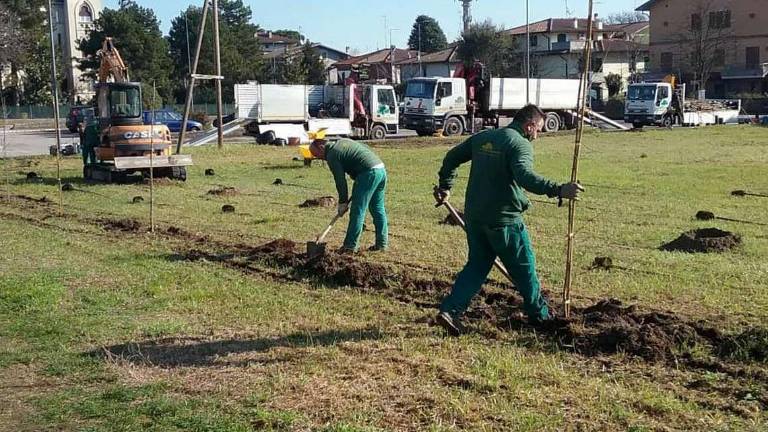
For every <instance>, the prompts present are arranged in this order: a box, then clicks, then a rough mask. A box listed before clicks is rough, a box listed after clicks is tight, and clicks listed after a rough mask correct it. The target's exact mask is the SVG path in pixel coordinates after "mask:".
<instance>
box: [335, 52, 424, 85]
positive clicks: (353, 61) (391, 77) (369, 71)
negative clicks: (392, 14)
mask: <svg viewBox="0 0 768 432" xmlns="http://www.w3.org/2000/svg"><path fill="white" fill-rule="evenodd" d="M417 57H418V51H415V50H405V49H400V48H391V49H383V50H378V51H373V52H370V53H368V54H363V55H359V56H355V57H350V58H348V59H345V60H341V61H339V62H337V63H335V64H334V65H333V66H332V68H333V69H334V70H335V75H336V82H339V83H343V82H345V81H347V80H348V79H350V78H352V79H355V80H356V81H357V82H360V83H363V82H383V83H388V84H400V83H402V82H404V80H403V78H402V74H401V64H402V63H403V62H404V61H406V60H410V59H416V58H417Z"/></svg>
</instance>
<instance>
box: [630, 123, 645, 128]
mask: <svg viewBox="0 0 768 432" xmlns="http://www.w3.org/2000/svg"><path fill="white" fill-rule="evenodd" d="M632 128H633V129H642V128H643V124H642V123H632Z"/></svg>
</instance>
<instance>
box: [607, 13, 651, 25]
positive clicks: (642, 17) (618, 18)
mask: <svg viewBox="0 0 768 432" xmlns="http://www.w3.org/2000/svg"><path fill="white" fill-rule="evenodd" d="M646 21H648V15H646V14H645V13H644V12H640V11H624V12H619V13H614V14H610V15H608V16H606V17H605V18H603V22H604V23H605V24H631V23H636V22H646Z"/></svg>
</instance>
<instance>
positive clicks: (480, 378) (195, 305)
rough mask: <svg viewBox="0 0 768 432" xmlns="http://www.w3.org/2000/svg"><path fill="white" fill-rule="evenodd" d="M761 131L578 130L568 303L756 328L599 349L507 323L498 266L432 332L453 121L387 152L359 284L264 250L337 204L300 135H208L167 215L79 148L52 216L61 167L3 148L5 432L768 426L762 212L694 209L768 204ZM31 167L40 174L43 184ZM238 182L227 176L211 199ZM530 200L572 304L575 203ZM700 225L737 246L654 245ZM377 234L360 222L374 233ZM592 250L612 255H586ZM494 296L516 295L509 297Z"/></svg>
mask: <svg viewBox="0 0 768 432" xmlns="http://www.w3.org/2000/svg"><path fill="white" fill-rule="evenodd" d="M765 137H766V130H765V129H761V128H757V127H740V126H739V127H736V126H730V127H710V128H706V129H675V130H671V131H667V130H648V131H646V132H643V133H621V134H617V133H602V134H601V133H594V134H588V135H587V136H586V137H585V148H584V151H583V159H582V168H581V174H580V177H581V181H582V182H583V183H584V184H585V185H586V188H587V191H586V193H585V194H584V199H583V201H582V202H581V203H580V204H579V206H578V214H577V236H576V240H577V246H576V254H575V273H576V277H575V285H574V302H575V306H576V307H577V308H579V310H581V309H582V308H585V307H588V306H590V305H593V304H595V303H596V302H598V301H600V300H601V299H607V298H615V299H619V300H620V301H621V302H623V304H624V305H627V306H628V305H635V306H636V309H637V313H638V314H645V315H642V316H643V317H646V318H647V317H650V316H657V315H659V314H660V315H659V316H662V317H667V318H663V319H662V321H663V320H671V321H670V322H671V324H670V325H667V326H666V327H664V328H665V329H670V328H671V329H676V328H680V329H682V330H685V329H688V328H694V327H695V328H698V327H696V326H699V325H701V326H709V327H714V328H716V329H717V330H718V331H721V332H723V335H746V336H745V337H743V338H734V339H732V340H731V339H727V341H730V342H728V343H731V342H733V341H736V345H737V346H736V347H735V348H733V343H731V345H727V344H726V343H725V342H723V344H719V343H714V342H712V341H713V340H720V339H707V340H706V341H709V342H712V343H689V342H690V341H691V340H694V339H689V338H686V337H678V336H679V335H675V337H674V341H673V342H675V343H674V344H673V345H674V346H673V349H672V350H671V351H669V352H665V353H664V355H662V356H658V355H657V356H653V355H642V353H640V354H638V352H634V351H633V352H627V351H625V350H622V349H617V350H613V351H611V350H605V349H602V350H600V349H585V348H584V345H581V344H574V343H572V342H573V341H571V340H569V339H567V338H564V337H563V333H559V332H554V333H547V332H546V331H541V330H536V329H533V328H530V327H528V326H526V325H522V324H519V323H518V322H517V321H515V320H506V318H507V317H506V316H503V315H507V314H510V315H515V314H516V312H517V310H516V309H515V308H514V307H510V308H507V307H506V306H508V305H513V303H514V296H512V295H511V293H512V292H513V291H512V289H511V288H509V287H504V285H503V281H502V280H501V279H500V278H499V275H498V274H497V273H492V278H493V279H494V281H495V283H492V284H489V287H488V292H487V293H486V294H485V295H484V296H483V297H482V298H481V299H479V300H478V301H477V302H476V304H475V305H474V306H473V309H472V311H471V312H472V313H471V314H470V316H471V319H470V322H469V327H470V329H471V332H470V334H468V335H465V336H462V337H460V338H448V337H445V336H444V334H443V332H442V331H441V330H440V329H438V328H435V327H434V326H432V325H431V319H432V317H433V315H434V314H435V309H434V305H435V303H436V302H437V301H438V300H439V298H440V296H441V295H443V294H445V291H444V288H445V286H446V285H447V284H449V283H450V281H451V280H452V278H453V277H454V275H455V273H456V272H457V271H458V270H459V269H460V268H461V266H462V264H463V263H464V260H465V259H466V245H465V240H464V237H463V233H462V232H461V230H460V228H458V227H451V226H447V225H442V224H440V223H439V221H441V220H442V219H443V218H444V217H445V216H446V212H445V210H444V209H436V208H434V205H433V199H432V196H431V189H432V185H433V184H434V183H435V182H436V172H437V169H438V168H439V164H440V161H441V159H442V157H443V155H444V154H445V152H446V151H447V150H448V149H449V148H450V146H451V145H452V144H454V143H455V142H456V141H455V140H453V141H451V140H441V139H419V140H409V141H397V142H390V143H382V144H379V145H376V146H375V147H376V151H377V152H378V153H379V154H380V155H381V156H382V158H383V159H384V161H385V163H386V165H387V169H388V172H389V177H390V185H389V192H388V196H387V200H388V201H387V205H388V211H389V214H390V221H391V234H392V238H391V250H390V251H389V252H387V253H363V254H361V255H359V256H356V257H354V258H348V260H349V262H348V263H349V264H350V265H351V264H354V265H355V266H358V267H356V268H358V269H362V273H371V275H373V276H376V275H375V274H374V273H375V272H374V270H376V271H381V270H382V269H384V270H386V273H385V274H384V275H383V276H382V275H378V276H376V277H378V279H377V280H376V283H372V284H371V285H367V284H362V285H360V284H357V283H353V282H354V281H356V280H358V279H359V278H361V277H363V279H364V276H369V275H368V274H362V275H361V274H355V275H353V276H354V277H350V278H349V280H350V281H351V282H349V283H344V282H343V280H342V279H339V277H336V278H334V277H327V276H328V274H325V273H324V274H320V273H317V272H314V271H313V270H312V268H311V267H307V265H306V264H304V263H303V262H300V258H297V257H298V256H299V255H298V253H297V254H295V255H290V254H289V255H287V256H277V255H275V256H272V255H270V254H269V253H267V252H264V250H263V249H260V248H258V246H260V245H263V244H266V243H269V242H271V241H273V240H275V239H289V240H292V241H295V242H296V243H297V246H296V252H301V251H302V249H303V248H304V242H305V241H307V240H310V239H312V238H313V237H314V236H315V235H317V233H318V232H319V231H321V230H322V229H323V228H324V226H325V224H327V223H328V221H329V220H330V219H331V217H332V215H333V208H300V207H299V204H301V203H302V202H304V201H305V200H307V199H310V198H316V197H320V196H324V195H334V193H335V191H334V188H333V183H332V180H331V176H330V173H329V172H328V170H327V168H324V167H322V166H320V165H319V164H317V166H314V167H312V168H309V169H307V168H303V167H302V166H301V165H302V164H301V162H297V161H294V160H292V158H293V157H294V156H296V153H295V150H293V149H290V148H272V147H262V146H252V145H245V144H243V145H230V146H227V147H226V148H224V149H223V150H218V149H216V148H215V147H206V148H199V149H194V150H193V151H192V154H193V157H194V160H195V164H196V165H195V166H194V167H193V168H192V169H191V172H190V178H189V181H187V182H186V183H183V184H182V183H175V182H161V183H160V184H158V185H157V186H156V188H155V199H156V202H157V206H156V226H157V232H156V233H155V234H150V233H148V232H146V231H147V229H146V228H147V227H148V226H149V205H148V201H149V188H148V186H146V185H144V184H141V183H139V184H129V185H90V184H84V183H82V181H81V179H80V172H81V165H80V162H79V160H78V159H65V161H64V165H63V176H64V177H65V181H68V182H71V183H72V184H73V185H74V187H75V190H74V191H69V192H65V193H64V195H63V196H64V207H63V211H62V212H60V211H59V209H58V205H57V200H58V194H57V191H56V186H55V173H56V168H55V161H54V160H53V159H50V158H35V159H25V160H12V161H10V162H9V163H8V164H7V165H5V166H4V168H5V172H6V173H7V174H8V175H7V179H6V178H5V177H6V176H5V175H4V176H3V177H4V179H3V182H5V181H6V180H7V182H8V185H9V186H8V187H9V194H10V196H11V199H10V200H8V199H6V198H5V197H2V198H1V199H2V200H3V201H2V202H0V238H2V252H0V430H3V431H5V430H7V431H37V430H51V431H52V430H56V431H70V430H73V431H74V430H88V431H174V430H176V431H182V430H183V431H261V430H267V431H306V430H313V431H328V432H330V431H339V432H341V431H345V432H349V431H384V430H394V431H454V430H462V431H485V430H520V431H528V430H530V431H533V430H536V431H540V430H552V431H562V430H573V431H581V430H584V431H587V430H605V431H616V430H632V431H652V430H723V431H726V430H728V431H731V430H753V431H758V430H766V428H768V415H766V414H765V413H766V408H768V384H767V383H768V363H767V362H768V360H766V353H767V351H768V347H766V342H768V336H766V335H767V334H768V333H767V332H766V331H765V329H764V327H762V325H764V323H765V322H766V319H767V318H768V234H766V232H768V230H766V227H765V226H764V225H758V224H748V223H740V222H730V221H723V220H713V221H706V222H702V221H697V220H696V219H695V217H694V215H695V214H696V212H697V211H699V210H707V211H711V212H713V213H715V215H717V216H720V217H726V218H732V219H739V220H743V221H749V222H757V223H762V224H765V223H768V216H766V208H768V207H767V206H766V205H767V204H768V199H765V198H758V197H734V196H732V195H731V191H733V190H737V189H743V190H747V191H752V192H758V193H768V182H767V181H766V176H765V173H766V168H765V167H766V164H768V151H767V150H768V143H767V141H766V139H765ZM572 140H573V138H572V136H568V135H563V136H555V137H546V138H543V139H541V140H540V141H538V142H537V143H536V145H535V147H536V152H537V160H536V165H537V168H538V170H539V171H540V172H541V173H543V174H545V175H547V176H549V177H552V178H554V179H558V180H563V179H566V178H567V177H568V176H569V173H570V165H571V155H572ZM207 168H213V169H214V170H215V173H216V175H215V176H204V175H203V172H204V170H205V169H207ZM29 171H35V172H37V173H38V174H39V175H40V176H42V177H43V180H42V181H40V182H30V181H27V180H26V173H27V172H29ZM468 172H469V171H468V167H464V168H462V170H461V172H460V180H459V184H458V186H457V190H456V191H455V193H454V199H453V202H454V203H455V204H456V205H457V206H461V205H462V203H463V190H464V187H465V185H466V178H467V175H468ZM278 178H279V179H281V180H282V183H283V184H282V185H273V182H274V181H275V180H276V179H278ZM223 187H233V188H235V190H234V191H230V192H229V193H227V194H224V195H221V194H219V195H216V194H211V193H209V192H210V191H212V190H216V189H220V188H223ZM0 189H3V188H0ZM135 196H142V197H143V198H144V199H145V201H143V202H140V203H133V202H132V201H133V198H134V197H135ZM43 197H47V199H46V200H41V198H43ZM534 199H536V200H537V201H536V202H534V207H533V208H532V209H531V210H530V211H529V212H528V213H527V216H526V221H527V224H528V227H529V229H530V231H531V234H532V238H533V241H534V245H535V247H536V251H537V259H538V265H539V269H540V276H541V278H542V281H543V284H544V286H545V287H546V288H547V289H548V290H549V292H550V296H551V298H552V301H553V303H554V306H555V308H558V304H559V297H560V292H561V289H562V283H563V274H564V250H565V232H566V220H567V210H566V209H564V208H563V209H561V208H558V207H557V206H556V205H554V202H553V201H552V200H547V199H546V198H545V197H534ZM224 204H230V205H233V206H234V207H235V208H236V211H235V212H234V213H222V211H221V207H222V205H224ZM369 225H371V224H370V222H369ZM705 227H717V228H721V229H725V230H728V231H732V232H734V233H737V234H738V235H740V236H741V238H742V240H743V243H742V245H741V246H739V247H738V248H736V249H735V250H733V251H730V252H726V253H718V254H686V253H679V252H662V251H659V250H658V248H659V246H660V245H661V244H662V243H664V242H668V241H671V240H673V239H675V238H676V237H678V235H680V234H681V233H683V232H685V231H688V230H691V229H694V228H705ZM343 228H344V227H343V224H341V225H340V226H338V227H337V228H336V229H334V231H333V232H332V233H331V236H330V240H329V243H330V244H329V246H330V247H336V246H339V245H340V242H341V239H342V236H343V231H344V229H343ZM371 228H372V227H371ZM372 243H373V233H372V232H371V231H370V230H368V231H366V232H364V234H363V247H364V248H367V246H369V245H371V244H372ZM598 256H607V257H611V258H612V260H613V264H614V266H615V267H614V268H612V269H610V270H595V269H591V268H590V266H591V264H592V262H593V260H594V258H595V257H598ZM335 260H336V261H333V263H336V264H338V263H339V262H340V260H343V259H341V258H335ZM342 264H344V263H343V262H342ZM339 274H341V273H339ZM344 274H346V273H344ZM337 276H338V275H337ZM406 280H417V281H421V282H419V283H415V284H413V283H411V284H405V282H404V281H406ZM424 281H433V282H434V285H429V284H424V283H423V282H424ZM419 287H432V288H434V287H438V288H439V287H442V290H440V289H436V288H435V289H433V290H432V291H430V289H427V288H424V289H423V290H422V289H421V288H419ZM488 293H497V296H498V295H502V294H499V293H503V295H505V296H509V297H504V298H505V301H506V300H509V303H508V304H507V303H505V308H504V309H499V307H496V306H494V304H493V303H492V302H491V301H490V300H489V299H491V298H492V297H491V296H490V295H489V294H488ZM670 317H671V318H670ZM573 325H574V326H576V327H578V328H576V330H579V329H580V327H579V326H580V325H584V324H583V323H575V324H573ZM643 325H644V327H641V329H645V330H648V329H651V330H653V329H654V328H655V327H653V323H651V324H650V327H648V326H645V325H646V324H643ZM682 330H681V334H682V333H684V332H682ZM745 330H746V332H745ZM579 331H580V330H579ZM744 332H745V333H744ZM614 336H615V335H614ZM599 337H602V338H604V337H606V334H602V333H601V334H600V335H599ZM635 337H641V339H642V338H644V337H645V335H640V336H637V335H635ZM717 337H718V338H720V337H721V336H717ZM695 340H697V341H699V342H700V341H701V340H702V339H701V338H698V339H695ZM723 340H724V341H725V340H726V338H725V336H723ZM706 341H705V342H706ZM582 342H583V341H582ZM598 342H600V343H601V344H602V343H603V342H605V341H598ZM641 342H642V343H646V342H647V341H646V340H645V339H643V340H642V341H641ZM579 343H581V342H579ZM726 345H727V346H731V348H730V349H726V348H724V347H726ZM600 346H603V345H600ZM592 348H594V347H592Z"/></svg>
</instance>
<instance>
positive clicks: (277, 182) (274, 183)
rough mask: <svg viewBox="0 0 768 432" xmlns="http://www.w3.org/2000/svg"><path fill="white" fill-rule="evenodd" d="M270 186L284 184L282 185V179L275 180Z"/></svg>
mask: <svg viewBox="0 0 768 432" xmlns="http://www.w3.org/2000/svg"><path fill="white" fill-rule="evenodd" d="M272 184H273V185H275V186H280V185H282V184H284V183H283V179H280V178H277V179H275V181H273V182H272Z"/></svg>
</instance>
